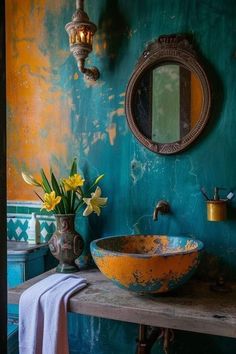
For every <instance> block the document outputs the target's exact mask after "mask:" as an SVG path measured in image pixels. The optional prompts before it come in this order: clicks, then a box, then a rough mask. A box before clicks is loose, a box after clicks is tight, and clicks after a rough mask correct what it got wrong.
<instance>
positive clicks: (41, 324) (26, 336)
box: [19, 274, 87, 354]
mask: <svg viewBox="0 0 236 354" xmlns="http://www.w3.org/2000/svg"><path fill="white" fill-rule="evenodd" d="M86 284H87V283H86V280H85V279H84V278H80V277H78V276H76V275H74V274H73V275H72V274H53V275H50V276H49V277H47V278H45V279H43V280H42V281H40V282H38V283H36V284H34V285H33V286H31V287H30V288H28V289H27V290H25V291H24V292H23V294H22V295H21V297H20V302H19V351H20V354H68V353H69V349H68V338H67V301H68V299H69V297H70V296H71V295H72V294H74V293H75V292H77V291H79V290H80V289H82V288H84V287H85V286H86Z"/></svg>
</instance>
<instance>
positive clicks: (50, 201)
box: [42, 191, 61, 211]
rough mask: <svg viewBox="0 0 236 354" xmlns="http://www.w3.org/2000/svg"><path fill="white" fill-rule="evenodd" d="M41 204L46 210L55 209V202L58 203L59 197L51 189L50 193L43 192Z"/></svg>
mask: <svg viewBox="0 0 236 354" xmlns="http://www.w3.org/2000/svg"><path fill="white" fill-rule="evenodd" d="M43 200H44V202H43V206H42V209H46V210H47V211H52V210H54V209H55V207H56V206H57V204H59V203H60V201H61V197H60V196H57V197H56V193H55V191H52V192H51V193H45V194H44V197H43Z"/></svg>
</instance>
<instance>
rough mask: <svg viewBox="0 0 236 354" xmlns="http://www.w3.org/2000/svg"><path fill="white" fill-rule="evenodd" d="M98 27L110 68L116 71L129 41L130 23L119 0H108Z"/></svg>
mask: <svg viewBox="0 0 236 354" xmlns="http://www.w3.org/2000/svg"><path fill="white" fill-rule="evenodd" d="M98 28H99V32H100V36H101V40H102V42H103V44H104V45H105V52H106V54H107V56H108V70H109V71H114V69H115V67H116V65H117V63H118V62H119V60H120V58H121V56H122V55H124V54H125V50H124V48H125V47H126V43H127V41H128V32H129V24H128V22H127V19H126V16H125V12H124V11H121V9H120V5H119V1H118V0H113V1H112V6H111V1H110V0H106V2H105V6H104V8H103V10H102V11H101V15H100V18H99V23H98Z"/></svg>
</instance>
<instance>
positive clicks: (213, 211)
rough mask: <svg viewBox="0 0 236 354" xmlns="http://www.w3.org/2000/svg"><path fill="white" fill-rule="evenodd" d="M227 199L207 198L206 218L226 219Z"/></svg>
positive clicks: (212, 219) (211, 219) (209, 219)
mask: <svg viewBox="0 0 236 354" xmlns="http://www.w3.org/2000/svg"><path fill="white" fill-rule="evenodd" d="M227 201H228V200H227V199H220V200H207V202H206V203H207V220H208V221H224V220H226V219H227Z"/></svg>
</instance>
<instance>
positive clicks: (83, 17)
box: [65, 0, 100, 81]
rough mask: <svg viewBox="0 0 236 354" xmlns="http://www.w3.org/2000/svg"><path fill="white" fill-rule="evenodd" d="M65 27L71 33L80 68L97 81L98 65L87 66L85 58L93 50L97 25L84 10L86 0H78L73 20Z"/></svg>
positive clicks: (88, 76)
mask: <svg viewBox="0 0 236 354" xmlns="http://www.w3.org/2000/svg"><path fill="white" fill-rule="evenodd" d="M65 29H66V31H67V33H68V35H69V43H70V51H71V52H72V53H73V55H74V57H75V59H76V62H77V65H78V68H79V70H80V71H81V72H82V73H83V74H84V75H85V76H86V78H87V79H89V80H94V81H96V80H97V79H98V78H99V76H100V73H99V71H98V69H97V68H96V67H92V68H86V67H85V59H86V58H87V57H88V55H89V53H90V52H91V51H92V50H93V36H94V34H95V32H96V31H97V27H96V25H95V24H94V23H92V22H90V21H89V17H88V15H87V13H86V12H85V11H84V0H76V11H75V13H74V14H73V16H72V22H69V23H67V25H66V26H65Z"/></svg>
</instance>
